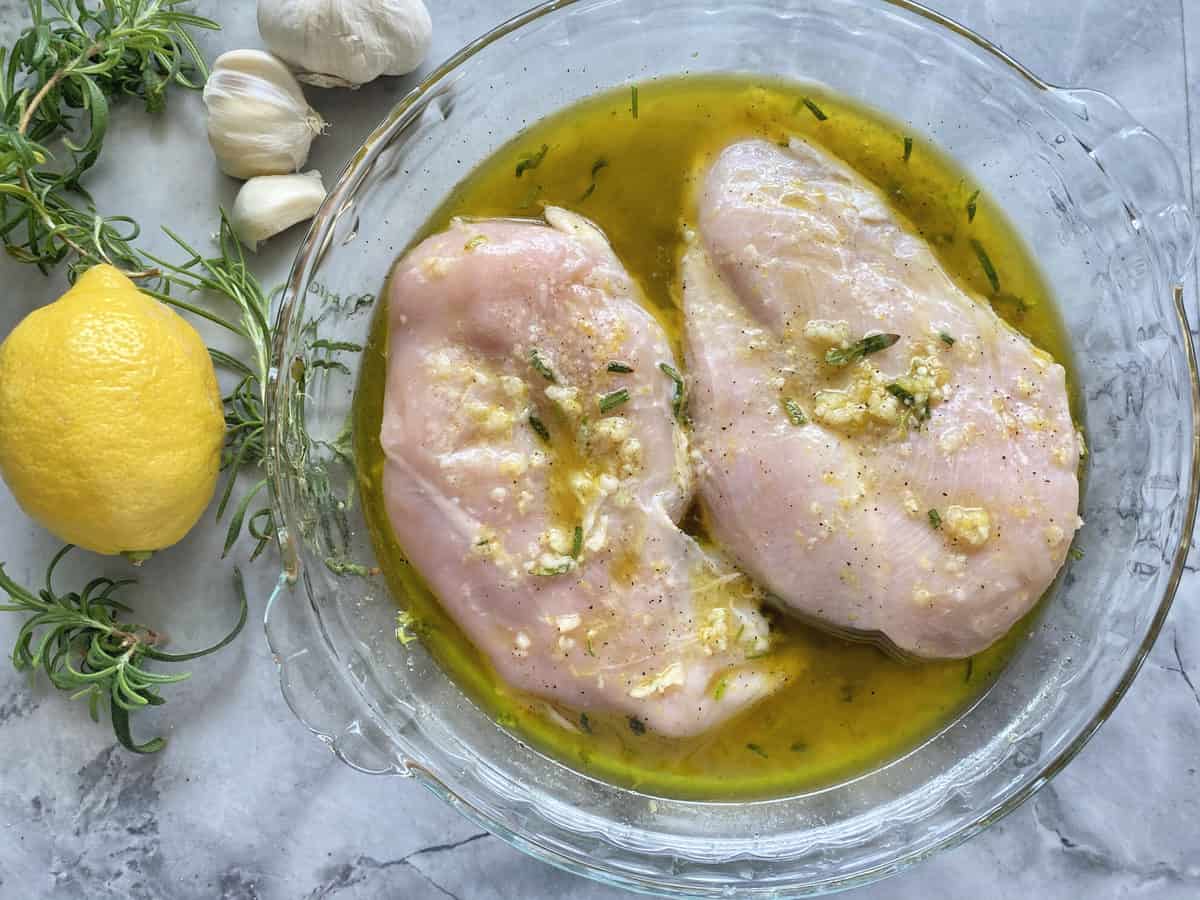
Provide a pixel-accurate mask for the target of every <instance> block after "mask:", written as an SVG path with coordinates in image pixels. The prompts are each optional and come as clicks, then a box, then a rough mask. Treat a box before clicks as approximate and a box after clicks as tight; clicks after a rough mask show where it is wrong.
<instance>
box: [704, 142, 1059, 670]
mask: <svg viewBox="0 0 1200 900" xmlns="http://www.w3.org/2000/svg"><path fill="white" fill-rule="evenodd" d="M698 207H699V208H698V229H697V231H698V233H697V234H694V235H691V236H690V243H689V249H688V250H687V251H686V253H685V256H684V259H683V264H682V265H683V280H684V289H683V293H684V307H685V313H686V323H687V324H686V329H687V342H688V351H687V352H688V362H689V365H690V368H691V374H692V376H693V377H694V379H695V388H694V393H693V399H692V403H691V412H692V415H693V417H694V420H695V429H696V430H695V440H696V442H697V446H698V450H699V452H700V454H701V455H702V458H703V461H704V465H703V467H702V469H701V472H700V491H701V497H702V499H703V500H704V502H705V504H706V506H707V508H708V510H709V513H710V518H711V524H712V527H713V529H714V531H715V533H716V536H717V538H718V539H719V540H720V541H721V543H722V544H723V546H724V547H725V549H726V550H727V551H728V552H729V553H730V554H731V555H732V556H733V557H734V558H735V559H736V560H737V561H738V562H739V563H740V564H741V565H742V566H743V567H744V569H745V570H746V571H747V572H748V573H750V574H751V575H752V576H753V577H754V578H755V579H758V580H759V581H760V582H761V583H762V584H763V586H764V587H765V588H767V589H768V590H769V591H770V592H771V593H772V594H773V595H775V596H776V597H777V598H778V601H779V603H780V604H781V605H782V606H783V607H785V608H786V609H788V610H790V611H792V612H795V613H797V614H800V615H802V616H804V617H807V618H810V619H812V620H816V621H818V622H821V623H825V624H826V625H829V626H833V627H834V628H836V629H843V630H850V631H853V632H861V633H864V634H868V635H873V636H882V637H883V638H885V639H886V640H887V641H889V642H890V643H891V644H893V645H894V646H895V647H897V648H899V649H900V650H902V651H905V652H907V653H911V654H915V655H918V656H923V657H961V656H966V655H969V654H973V653H976V652H978V651H980V650H982V649H983V648H985V647H987V646H988V645H989V644H991V643H992V642H994V641H995V640H996V639H998V638H999V637H1001V636H1002V635H1003V634H1004V633H1005V632H1006V631H1007V630H1008V629H1009V628H1010V627H1011V626H1012V625H1013V624H1014V623H1015V622H1016V621H1017V620H1018V619H1019V618H1020V617H1021V616H1022V615H1023V614H1024V613H1026V612H1027V611H1028V610H1029V609H1030V608H1031V607H1032V606H1033V605H1034V603H1036V602H1037V600H1038V597H1039V596H1040V595H1041V594H1042V593H1043V592H1044V591H1045V590H1046V588H1047V587H1048V586H1049V585H1050V583H1051V581H1052V580H1053V579H1054V576H1055V574H1056V573H1057V572H1058V570H1059V567H1060V566H1061V565H1062V562H1063V560H1064V558H1065V555H1066V553H1067V549H1068V547H1069V546H1070V543H1071V539H1072V536H1073V535H1074V532H1075V530H1076V528H1077V527H1078V525H1079V524H1081V522H1080V520H1079V519H1078V517H1077V515H1076V510H1077V507H1078V501H1079V486H1078V482H1077V479H1076V470H1077V467H1078V465H1079V457H1080V449H1081V443H1080V441H1081V439H1080V438H1079V437H1078V435H1077V433H1076V429H1075V426H1074V425H1073V423H1072V421H1071V416H1070V410H1069V406H1068V402H1067V390H1066V383H1065V373H1064V371H1063V368H1062V366H1059V365H1057V364H1056V363H1054V361H1053V360H1052V359H1051V358H1050V357H1049V356H1048V355H1047V354H1045V353H1043V352H1042V351H1040V350H1038V349H1037V348H1036V347H1034V346H1033V345H1032V344H1031V343H1030V342H1029V341H1028V340H1027V339H1026V338H1024V337H1022V336H1021V335H1019V334H1017V333H1016V332H1015V331H1013V329H1011V328H1010V327H1008V326H1007V325H1006V324H1005V323H1004V322H1003V321H1002V320H1001V319H1000V318H999V317H997V316H996V315H995V313H993V312H992V310H991V309H990V308H989V307H988V305H987V304H986V303H983V302H980V301H978V300H976V299H974V298H972V297H970V296H968V295H967V294H966V293H964V292H963V291H962V289H960V288H959V287H958V286H957V285H955V284H954V282H953V281H951V279H950V278H949V277H948V276H947V274H946V272H945V271H944V270H943V269H942V268H941V266H940V265H939V264H938V261H937V260H936V259H935V257H934V255H933V253H932V252H931V251H930V249H929V247H928V246H927V245H926V244H925V243H924V242H923V241H921V240H920V239H919V238H917V237H915V236H914V235H912V234H910V233H909V232H908V231H907V230H906V229H905V227H904V225H903V224H902V223H901V222H900V221H899V220H898V218H897V216H896V214H894V213H893V212H892V211H891V210H890V209H889V208H888V206H887V204H886V203H885V202H884V200H883V199H882V198H881V196H880V195H879V193H878V192H877V191H876V190H875V189H874V188H873V187H871V186H870V185H869V184H867V183H866V182H865V181H864V179H863V178H862V177H861V176H859V175H858V174H857V173H855V172H853V171H852V170H850V169H849V168H847V167H846V166H845V165H843V164H842V163H840V162H838V161H837V160H835V159H833V158H831V157H830V156H829V155H828V154H827V153H826V152H824V151H823V150H820V149H818V148H816V147H814V146H812V145H810V144H808V143H805V142H803V141H799V140H794V141H792V143H791V145H790V148H781V147H779V146H776V145H775V144H770V143H766V142H763V141H745V142H740V143H736V144H733V145H732V146H730V147H727V148H726V149H725V150H724V151H723V152H722V154H721V155H720V157H719V158H718V159H717V161H716V162H715V164H713V166H712V168H711V169H710V170H709V172H708V173H707V176H706V178H705V179H704V181H703V185H702V187H701V194H700V196H699V198H698ZM895 335H898V336H899V338H898V339H894V338H893V337H892V336H895ZM868 336H870V337H868ZM864 337H867V338H868V339H867V341H866V343H860V341H861V340H862V339H863V338H864ZM893 340H894V343H893Z"/></svg>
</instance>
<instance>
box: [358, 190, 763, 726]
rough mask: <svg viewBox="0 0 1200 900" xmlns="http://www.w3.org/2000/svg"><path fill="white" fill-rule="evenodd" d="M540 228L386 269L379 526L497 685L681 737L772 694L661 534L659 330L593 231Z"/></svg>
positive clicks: (522, 226)
mask: <svg viewBox="0 0 1200 900" xmlns="http://www.w3.org/2000/svg"><path fill="white" fill-rule="evenodd" d="M546 218H547V220H548V221H549V222H550V225H544V224H540V223H533V222H526V221H515V220H497V221H482V222H464V221H458V222H455V223H454V225H453V226H452V227H451V228H450V229H449V230H447V231H445V232H443V233H441V234H438V235H435V236H433V237H431V238H429V239H427V240H425V241H424V242H422V243H421V244H420V245H419V246H417V247H416V248H415V249H413V250H412V251H411V252H410V253H408V254H407V255H406V256H405V257H404V259H403V260H401V262H400V263H399V264H398V265H397V268H396V270H395V272H394V273H393V278H392V282H391V296H390V307H389V313H388V315H389V317H390V318H389V324H390V328H391V334H390V348H389V351H390V352H389V363H388V381H387V390H386V397H385V401H384V418H383V426H382V433H381V438H382V445H383V450H384V453H385V455H386V463H385V469H384V495H385V498H386V503H387V509H388V513H389V516H390V518H391V523H392V527H393V529H394V530H395V534H396V537H397V539H398V540H399V543H400V545H401V547H402V548H403V549H404V552H405V553H406V554H407V556H408V558H409V559H410V560H411V562H412V564H413V565H414V566H415V567H416V569H417V570H418V571H419V572H420V573H421V575H422V576H423V577H424V579H425V581H426V582H427V583H428V584H429V586H430V588H431V589H432V590H433V592H434V593H435V594H436V595H437V597H438V598H439V600H440V601H441V603H442V604H443V605H444V606H445V607H446V608H447V610H448V611H449V612H450V613H451V615H453V617H454V619H455V620H456V621H457V622H458V623H459V624H460V626H461V627H462V628H463V630H464V631H465V632H466V633H467V635H469V637H470V638H471V640H472V641H473V642H474V643H475V644H476V645H477V646H478V647H479V648H480V649H481V650H482V651H483V652H484V654H486V656H487V657H488V658H489V659H490V660H491V662H492V664H493V665H494V666H495V668H496V670H497V671H498V673H499V675H500V676H501V677H502V678H503V679H505V680H506V681H507V682H509V683H510V684H512V685H514V686H516V687H518V688H520V689H523V690H525V691H528V692H530V693H532V694H536V695H539V696H541V697H544V698H548V699H551V700H555V701H559V702H562V703H565V704H568V705H570V706H572V707H575V708H579V709H584V710H607V711H611V712H620V713H623V714H626V715H629V716H632V717H635V718H637V719H638V720H640V722H642V723H644V724H645V725H646V726H648V727H650V728H652V729H655V730H657V731H658V732H660V733H663V734H667V735H673V736H684V735H690V734H695V733H698V732H701V731H704V730H706V729H708V728H711V727H712V726H713V725H715V724H717V723H718V722H720V721H722V720H723V719H725V718H726V717H728V716H729V715H732V714H733V713H735V712H737V711H739V710H741V709H743V708H745V707H746V706H747V705H748V704H750V703H753V702H755V701H756V700H758V699H759V698H761V697H762V696H764V695H765V694H766V693H768V692H769V691H770V690H772V689H773V688H774V687H775V685H776V684H777V683H778V681H779V679H780V676H779V673H777V672H772V671H770V670H769V667H768V666H767V665H765V662H766V661H762V662H758V663H747V656H753V655H756V654H758V653H761V652H762V651H763V650H764V649H765V648H766V647H767V644H768V641H769V635H768V627H767V623H766V620H765V619H764V618H763V616H762V615H761V613H760V612H759V609H758V605H757V599H758V597H757V595H756V594H755V593H754V590H753V589H752V588H750V587H749V586H748V585H747V583H746V582H747V580H746V579H745V577H744V576H741V575H740V574H739V573H736V572H733V571H731V570H730V569H729V568H728V567H725V566H722V564H721V563H720V562H719V561H718V560H716V559H714V558H711V557H710V556H709V555H708V554H706V553H705V552H704V551H702V550H701V548H700V547H699V546H698V545H697V544H696V543H695V542H694V541H693V540H692V539H691V538H689V537H688V536H687V535H685V534H684V533H683V532H681V531H680V530H679V529H678V527H677V526H676V521H677V520H678V518H679V517H680V516H681V515H682V513H683V511H684V509H685V508H686V506H687V505H688V502H689V500H690V496H691V490H692V486H691V478H690V470H689V466H688V453H687V443H686V438H685V435H684V433H683V431H682V429H681V428H680V427H679V425H678V424H677V422H676V415H675V409H676V405H677V400H676V391H677V390H678V389H681V388H677V386H676V381H675V378H674V377H672V373H675V368H674V359H673V357H672V354H671V349H670V347H669V345H668V343H667V340H666V338H665V336H664V334H663V331H662V329H661V327H660V326H659V324H658V322H657V321H656V320H655V319H654V318H653V316H651V315H650V314H649V313H648V312H647V311H646V310H645V309H644V308H643V307H642V306H641V305H640V303H639V302H638V294H637V289H636V287H635V285H634V283H633V281H632V280H631V279H630V277H629V275H628V274H627V273H626V272H625V270H624V269H623V268H622V266H621V265H620V263H619V262H618V261H617V259H616V257H615V256H614V255H613V252H612V250H611V249H610V248H609V246H608V243H607V241H606V240H605V238H604V237H603V235H602V234H601V233H600V232H599V230H598V229H596V228H595V226H593V225H592V224H591V223H589V222H587V221H586V220H584V219H582V218H580V217H578V216H576V215H573V214H571V213H568V212H565V211H563V210H558V209H553V208H551V209H548V210H547V211H546ZM718 688H719V689H718Z"/></svg>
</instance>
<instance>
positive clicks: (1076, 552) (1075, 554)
mask: <svg viewBox="0 0 1200 900" xmlns="http://www.w3.org/2000/svg"><path fill="white" fill-rule="evenodd" d="M1067 555H1068V556H1070V557H1071V559H1073V560H1075V561H1076V562H1079V560H1081V559H1083V556H1084V553H1083V548H1082V547H1072V548H1071V549H1070V550H1068V551H1067Z"/></svg>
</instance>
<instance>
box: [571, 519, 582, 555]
mask: <svg viewBox="0 0 1200 900" xmlns="http://www.w3.org/2000/svg"><path fill="white" fill-rule="evenodd" d="M582 552H583V526H582V525H576V526H575V534H574V536H573V537H572V538H571V556H573V557H574V558H575V559H579V554H580V553H582Z"/></svg>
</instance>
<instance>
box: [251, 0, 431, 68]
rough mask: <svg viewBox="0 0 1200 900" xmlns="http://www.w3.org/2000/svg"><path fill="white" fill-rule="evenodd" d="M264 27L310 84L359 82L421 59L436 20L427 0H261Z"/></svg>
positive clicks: (265, 37)
mask: <svg viewBox="0 0 1200 900" xmlns="http://www.w3.org/2000/svg"><path fill="white" fill-rule="evenodd" d="M258 33H259V34H261V35H262V39H263V41H265V42H266V45H267V47H269V48H270V49H271V51H272V52H274V53H275V54H276V55H278V56H279V57H280V58H282V59H284V60H285V61H287V62H288V63H290V64H291V65H292V66H294V67H295V68H296V69H298V70H300V74H299V76H298V77H299V78H300V80H301V81H303V82H305V83H306V84H314V85H317V86H318V87H351V86H354V87H356V86H358V85H360V84H366V83H367V82H368V81H373V80H375V79H376V78H378V77H379V76H380V75H405V74H407V73H409V72H411V71H412V70H413V69H415V68H417V66H419V65H421V62H422V60H424V59H425V54H426V53H427V52H429V41H430V37H431V36H432V34H433V23H432V22H431V21H430V19H429V10H427V9H426V8H425V4H424V2H422V0H258Z"/></svg>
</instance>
